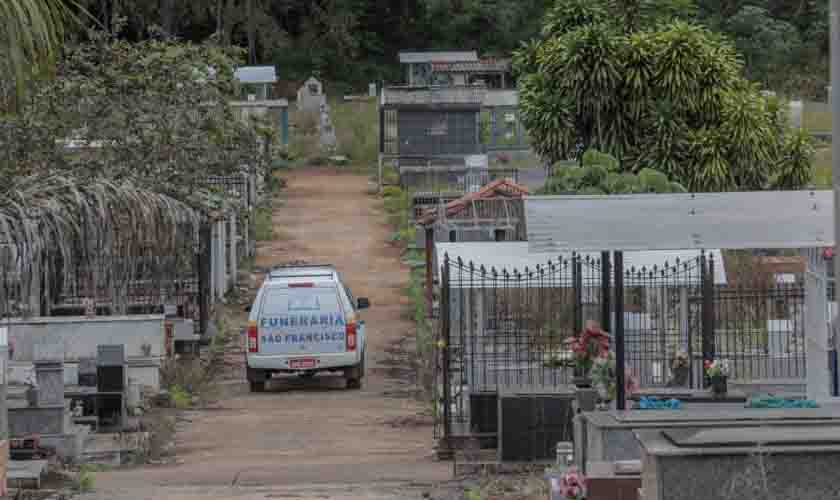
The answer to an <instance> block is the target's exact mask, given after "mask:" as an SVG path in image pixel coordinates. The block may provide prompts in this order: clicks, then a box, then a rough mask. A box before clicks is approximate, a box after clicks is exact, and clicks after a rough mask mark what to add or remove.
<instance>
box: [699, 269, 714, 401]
mask: <svg viewBox="0 0 840 500" xmlns="http://www.w3.org/2000/svg"><path fill="white" fill-rule="evenodd" d="M711 263H712V261H711V260H710V259H706V255H705V254H704V255H701V256H700V283H701V286H702V291H703V302H702V306H701V307H702V309H701V318H702V322H703V326H702V333H701V334H702V336H703V337H702V344H703V361H706V360H709V361H712V360H714V359H715V325H714V321H715V316H714V309H713V307H714V297H713V294H714V288H713V287H712V279H714V277H713V276H712V273H711V271H710V269H709V267H711V266H710V264H711ZM705 378H706V377H705V376H704V377H703V379H704V385H705V382H708V381H706V380H705Z"/></svg>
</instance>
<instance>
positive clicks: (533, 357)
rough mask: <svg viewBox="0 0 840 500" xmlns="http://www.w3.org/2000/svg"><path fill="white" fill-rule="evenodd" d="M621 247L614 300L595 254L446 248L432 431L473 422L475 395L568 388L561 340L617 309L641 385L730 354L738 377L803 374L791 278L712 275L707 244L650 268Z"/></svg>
mask: <svg viewBox="0 0 840 500" xmlns="http://www.w3.org/2000/svg"><path fill="white" fill-rule="evenodd" d="M627 255H628V259H627V260H626V261H625V265H626V267H625V268H624V270H623V272H622V277H623V294H621V296H622V297H623V300H622V301H620V302H621V303H619V307H616V303H617V302H619V301H616V300H615V288H614V287H613V283H615V276H614V267H613V266H612V265H611V263H610V261H609V258H608V257H607V258H606V259H604V257H605V256H604V255H603V254H588V255H587V254H569V255H565V256H560V257H556V258H554V259H552V260H549V261H547V262H546V264H545V265H541V266H535V267H534V268H525V269H492V268H491V269H488V268H485V267H482V266H480V265H477V264H474V263H471V262H465V261H463V260H460V259H451V258H450V257H449V256H448V255H447V256H444V257H443V266H442V268H441V273H440V274H441V287H440V307H441V312H440V332H439V338H438V343H437V345H438V347H439V349H438V357H437V362H436V368H437V369H436V377H437V378H436V381H437V383H436V390H437V398H438V403H439V405H438V412H437V415H438V423H439V425H438V427H437V434H438V437H444V438H448V437H451V436H452V435H453V434H456V435H457V434H460V433H469V432H470V430H471V429H472V428H473V427H474V422H471V415H470V403H471V399H475V397H477V396H480V395H486V394H498V393H499V391H504V390H523V391H528V392H542V391H547V390H552V389H557V388H560V387H562V386H571V385H572V383H573V380H572V379H573V368H572V361H573V356H574V355H573V353H572V352H570V351H569V349H568V348H567V347H566V345H565V341H566V340H567V339H569V338H570V337H572V336H574V335H576V334H577V333H579V332H580V331H581V330H582V328H583V326H584V324H585V323H586V322H587V321H589V320H594V321H597V322H599V323H600V324H601V325H602V326H603V327H604V329H605V330H607V331H608V332H610V331H611V328H610V325H615V324H616V317H617V316H618V315H620V317H621V318H623V337H624V359H625V366H626V368H628V369H629V370H631V371H632V373H633V374H634V376H635V377H637V378H638V380H639V382H640V385H641V386H642V387H643V388H657V387H669V386H671V387H688V388H702V387H704V374H703V361H704V359H713V358H726V359H728V360H729V362H730V366H731V374H730V378H731V379H733V380H735V381H739V382H745V383H749V382H754V381H758V380H768V379H769V380H774V379H775V380H779V379H786V380H789V379H803V378H804V377H805V348H804V328H803V308H804V291H803V288H802V285H801V284H800V283H793V284H784V285H776V286H766V287H753V288H742V287H736V286H730V285H728V284H727V283H726V282H725V280H721V279H716V278H715V262H714V261H713V259H712V258H711V256H710V255H707V254H700V255H699V256H697V257H695V258H691V259H686V260H683V261H674V262H662V263H661V265H655V266H651V267H633V262H634V258H633V255H632V254H627ZM641 260H647V261H649V260H650V259H649V258H647V259H641ZM719 278H720V277H719ZM611 342H612V344H613V345H612V348H613V349H615V341H614V339H613V340H612V341H611ZM678 354H682V356H678ZM678 358H680V359H687V364H688V367H687V368H680V366H679V365H680V363H678V362H677V360H678Z"/></svg>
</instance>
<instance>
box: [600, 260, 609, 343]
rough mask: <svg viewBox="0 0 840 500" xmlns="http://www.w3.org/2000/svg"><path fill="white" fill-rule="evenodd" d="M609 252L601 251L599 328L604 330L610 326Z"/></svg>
mask: <svg viewBox="0 0 840 500" xmlns="http://www.w3.org/2000/svg"><path fill="white" fill-rule="evenodd" d="M611 312H612V311H610V253H609V252H601V328H603V329H604V331H605V332H609V331H611V327H610V315H611Z"/></svg>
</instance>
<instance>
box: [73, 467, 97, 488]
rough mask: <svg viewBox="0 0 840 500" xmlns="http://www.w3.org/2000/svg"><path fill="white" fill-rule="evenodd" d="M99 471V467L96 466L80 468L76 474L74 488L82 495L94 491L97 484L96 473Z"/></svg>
mask: <svg viewBox="0 0 840 500" xmlns="http://www.w3.org/2000/svg"><path fill="white" fill-rule="evenodd" d="M97 470H98V469H97V467H96V466H94V465H89V464H85V465H82V466H81V467H80V468H79V472H78V473H76V478H75V480H74V485H73V486H74V487H75V489H76V491H79V492H82V493H87V492H90V491H93V488H94V485H95V484H96V476H95V473H96V471H97Z"/></svg>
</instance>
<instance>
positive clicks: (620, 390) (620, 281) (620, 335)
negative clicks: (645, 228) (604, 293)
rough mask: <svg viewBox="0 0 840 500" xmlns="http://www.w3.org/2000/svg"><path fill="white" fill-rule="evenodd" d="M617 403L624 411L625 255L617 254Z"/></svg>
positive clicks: (617, 406)
mask: <svg viewBox="0 0 840 500" xmlns="http://www.w3.org/2000/svg"><path fill="white" fill-rule="evenodd" d="M614 258H615V266H614V268H615V272H614V274H615V287H614V291H615V333H614V334H613V335H614V336H615V399H616V401H615V403H616V408H617V409H619V410H624V409H625V408H624V398H625V394H624V370H625V367H624V254H623V253H622V252H615V257H614Z"/></svg>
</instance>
